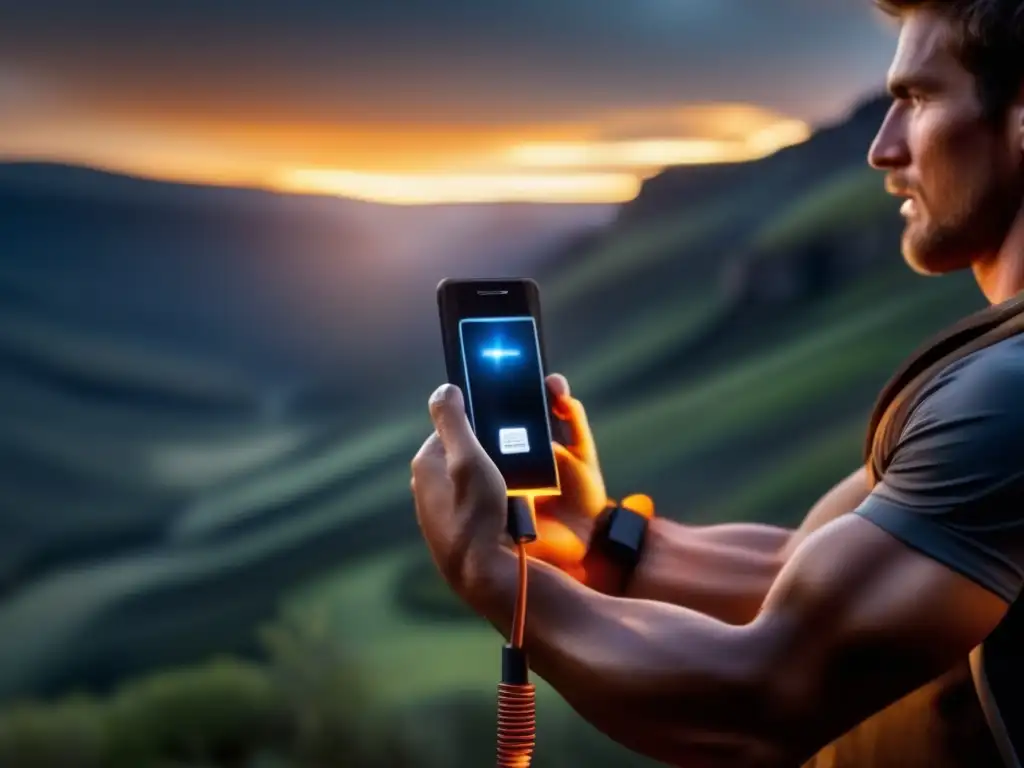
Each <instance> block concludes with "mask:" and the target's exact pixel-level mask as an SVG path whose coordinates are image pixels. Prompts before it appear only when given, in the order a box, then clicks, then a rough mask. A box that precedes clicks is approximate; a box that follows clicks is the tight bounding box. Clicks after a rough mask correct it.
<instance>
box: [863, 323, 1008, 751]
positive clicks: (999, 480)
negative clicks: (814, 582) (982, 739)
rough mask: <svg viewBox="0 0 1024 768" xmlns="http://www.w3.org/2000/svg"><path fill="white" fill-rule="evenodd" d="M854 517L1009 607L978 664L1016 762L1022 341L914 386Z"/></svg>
mask: <svg viewBox="0 0 1024 768" xmlns="http://www.w3.org/2000/svg"><path fill="white" fill-rule="evenodd" d="M857 514H859V515H861V516H862V517H864V518H866V519H868V520H870V521H871V522H873V523H874V524H876V525H878V526H879V527H880V528H882V529H884V530H886V531H888V532H889V533H890V534H892V535H893V536H895V537H896V538H898V539H900V540H901V541H903V542H904V543H905V544H907V545H908V546H910V547H913V548H914V549H916V550H918V551H920V552H922V553H924V554H926V555H928V556H929V557H931V558H933V559H935V560H937V561H938V562H941V563H943V564H944V565H946V566H948V567H949V568H952V569H953V570H955V571H958V572H959V573H961V574H962V575H964V576H966V577H967V578H969V579H971V580H973V581H975V582H976V583H978V584H980V585H981V586H982V587H984V588H986V589H988V590H991V591H992V592H994V593H995V594H996V595H998V596H999V597H1001V598H1003V599H1004V600H1006V601H1007V602H1008V603H1010V604H1011V608H1010V611H1009V613H1008V614H1007V616H1006V618H1005V619H1004V620H1003V622H1002V623H1001V624H1000V626H999V627H998V628H997V629H996V631H995V632H994V633H993V634H992V635H991V636H990V637H989V638H988V639H987V640H986V641H985V643H984V644H983V647H984V659H985V664H984V665H985V669H986V673H987V675H986V676H987V678H988V682H989V684H990V687H991V692H992V696H993V698H994V699H995V702H996V704H997V707H998V710H999V713H1000V716H1001V718H1002V720H1003V722H1004V724H1005V729H1006V731H1007V732H1008V735H1009V737H1010V739H1011V741H1012V742H1013V744H1014V746H1015V751H1016V753H1017V755H1019V756H1020V757H1021V758H1022V759H1024V601H1022V600H1021V599H1020V595H1021V590H1022V587H1024V338H1022V337H1013V338H1010V339H1007V340H1005V341H1002V342H999V343H997V344H994V345H992V346H991V347H988V348H986V349H982V350H979V351H978V352H975V353H973V354H971V355H968V356H967V357H965V358H963V359H961V360H959V361H957V362H956V363H953V364H952V365H950V366H948V367H947V368H946V369H945V370H943V371H942V372H941V373H940V374H939V375H938V376H936V377H935V378H934V379H933V380H932V381H931V382H930V383H929V384H928V385H927V386H926V387H925V388H923V389H922V391H921V392H920V393H919V394H918V396H917V399H916V402H915V403H914V404H912V410H911V413H910V417H909V419H908V421H907V424H906V427H905V429H904V431H903V433H902V435H901V436H900V439H899V442H898V444H897V446H896V449H895V451H894V453H893V454H892V460H891V463H890V464H889V466H888V468H887V469H886V472H885V474H884V476H883V477H882V478H881V480H880V482H879V483H878V485H877V486H876V487H875V489H874V490H873V492H872V493H871V495H870V496H869V497H868V499H867V500H866V501H865V502H864V503H863V504H862V505H861V507H860V508H859V509H858V510H857Z"/></svg>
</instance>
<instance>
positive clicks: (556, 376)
mask: <svg viewBox="0 0 1024 768" xmlns="http://www.w3.org/2000/svg"><path fill="white" fill-rule="evenodd" d="M546 381H547V385H548V392H550V393H551V397H552V399H554V400H560V399H561V398H564V397H569V396H570V395H571V394H572V393H571V392H570V391H569V380H568V379H567V378H565V376H563V375H562V374H560V373H552V374H550V375H549V376H548V377H547V379H546Z"/></svg>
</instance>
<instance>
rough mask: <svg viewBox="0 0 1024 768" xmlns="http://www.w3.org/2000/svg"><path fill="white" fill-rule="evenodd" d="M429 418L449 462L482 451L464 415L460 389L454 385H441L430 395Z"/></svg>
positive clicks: (462, 460)
mask: <svg viewBox="0 0 1024 768" xmlns="http://www.w3.org/2000/svg"><path fill="white" fill-rule="evenodd" d="M430 419H431V421H433V422H434V429H436V430H437V436H438V437H439V438H441V444H442V445H443V446H444V452H445V454H446V455H447V457H448V462H449V465H451V464H464V463H466V462H467V461H468V460H470V459H473V458H475V457H476V455H477V453H478V452H479V451H480V450H481V448H480V443H479V441H478V440H477V439H476V435H475V434H474V433H473V428H472V426H470V423H469V417H468V416H467V415H466V405H465V400H463V397H462V392H461V391H460V390H459V388H458V387H456V386H455V385H454V384H442V385H441V386H440V387H438V388H437V389H436V390H435V391H434V394H432V395H431V396H430Z"/></svg>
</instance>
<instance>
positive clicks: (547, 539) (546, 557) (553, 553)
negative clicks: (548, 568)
mask: <svg viewBox="0 0 1024 768" xmlns="http://www.w3.org/2000/svg"><path fill="white" fill-rule="evenodd" d="M526 552H527V554H528V555H530V557H535V558H537V559H538V560H543V561H544V562H545V563H550V564H551V565H553V566H555V567H557V568H560V569H562V570H564V569H566V568H567V567H570V566H575V565H578V564H579V563H580V562H582V560H583V556H584V555H585V554H586V553H587V547H586V545H585V544H584V543H583V542H582V541H581V540H580V538H579V537H578V536H577V535H576V534H575V533H573V532H572V531H571V530H569V528H568V527H566V526H565V525H563V524H562V523H560V522H558V521H557V520H552V519H550V518H538V520H537V539H536V541H532V542H530V543H529V544H527V545H526Z"/></svg>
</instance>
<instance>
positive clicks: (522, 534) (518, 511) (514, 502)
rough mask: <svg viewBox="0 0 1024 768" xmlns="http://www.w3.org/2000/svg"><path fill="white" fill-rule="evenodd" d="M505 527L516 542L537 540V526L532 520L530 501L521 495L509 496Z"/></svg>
mask: <svg viewBox="0 0 1024 768" xmlns="http://www.w3.org/2000/svg"><path fill="white" fill-rule="evenodd" d="M505 525H506V529H507V530H508V535H509V536H511V537H512V541H513V542H515V543H516V544H519V543H527V544H528V543H530V542H531V541H536V540H537V526H536V524H535V523H534V521H533V510H532V509H531V508H530V502H529V501H527V499H525V498H524V497H522V496H510V497H509V499H508V517H507V518H506V523H505Z"/></svg>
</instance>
